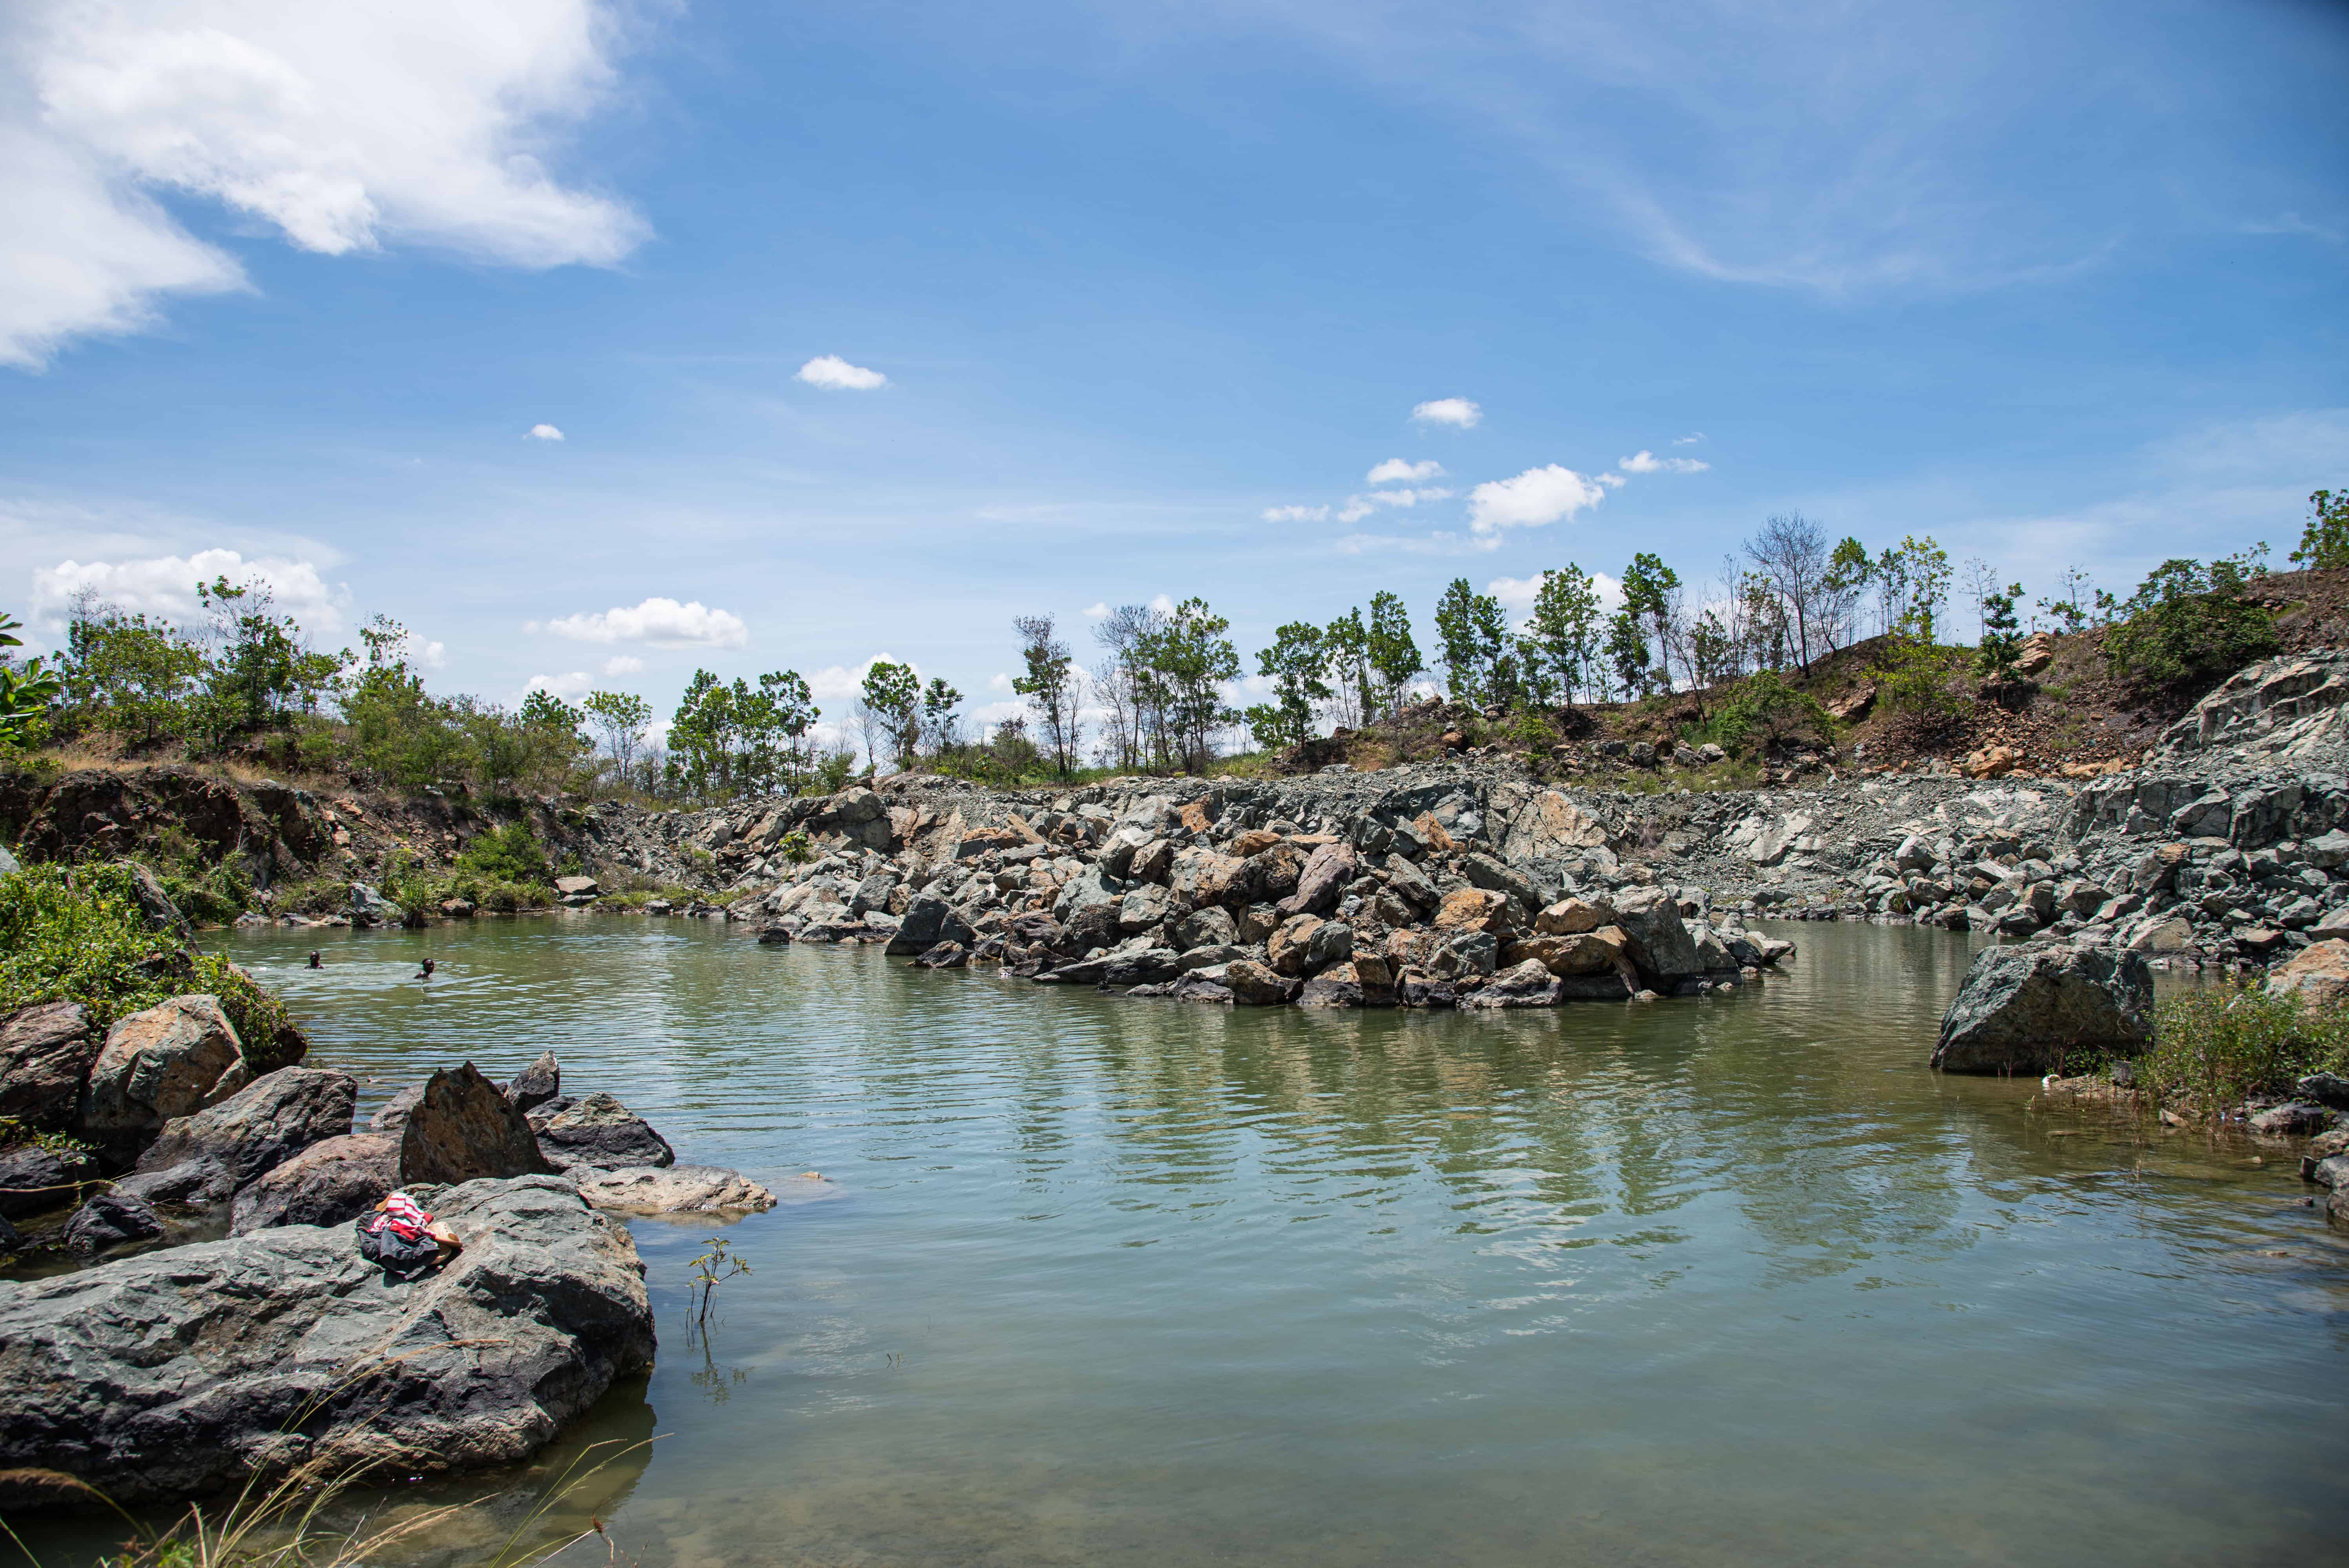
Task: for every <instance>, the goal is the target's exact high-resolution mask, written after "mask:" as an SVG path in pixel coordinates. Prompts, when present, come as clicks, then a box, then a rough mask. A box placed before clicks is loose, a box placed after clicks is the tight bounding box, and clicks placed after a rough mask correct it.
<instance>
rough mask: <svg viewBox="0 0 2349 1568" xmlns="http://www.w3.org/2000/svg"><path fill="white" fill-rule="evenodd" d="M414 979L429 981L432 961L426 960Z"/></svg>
mask: <svg viewBox="0 0 2349 1568" xmlns="http://www.w3.org/2000/svg"><path fill="white" fill-rule="evenodd" d="M416 977H417V978H418V979H419V980H429V979H431V978H432V960H430V959H429V958H428V959H426V960H425V961H424V967H423V968H421V969H419V970H418V971H417V972H416Z"/></svg>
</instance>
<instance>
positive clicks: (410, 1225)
mask: <svg viewBox="0 0 2349 1568" xmlns="http://www.w3.org/2000/svg"><path fill="white" fill-rule="evenodd" d="M431 1223H432V1216H431V1215H429V1214H428V1213H426V1212H424V1211H423V1210H421V1209H419V1208H418V1207H417V1206H416V1200H415V1199H413V1198H411V1197H409V1195H408V1194H407V1193H405V1192H394V1193H393V1194H392V1195H391V1196H390V1197H388V1198H386V1199H385V1200H384V1201H383V1210H382V1212H380V1213H378V1214H377V1215H376V1217H375V1219H374V1220H373V1222H370V1223H369V1224H368V1226H367V1229H368V1230H369V1231H372V1232H373V1233H376V1234H377V1235H378V1236H379V1235H381V1234H383V1233H384V1231H385V1230H386V1229H387V1228H388V1229H389V1230H390V1231H391V1233H392V1234H394V1235H396V1236H398V1238H399V1239H400V1240H401V1241H403V1242H414V1241H420V1240H422V1239H423V1236H424V1233H425V1229H426V1227H428V1226H429V1225H430V1224H431Z"/></svg>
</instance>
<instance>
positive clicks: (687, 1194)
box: [566, 1165, 775, 1215]
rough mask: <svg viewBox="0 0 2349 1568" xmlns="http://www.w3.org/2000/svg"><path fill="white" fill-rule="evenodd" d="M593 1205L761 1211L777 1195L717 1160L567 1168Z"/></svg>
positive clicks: (630, 1210) (631, 1209)
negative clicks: (663, 1167)
mask: <svg viewBox="0 0 2349 1568" xmlns="http://www.w3.org/2000/svg"><path fill="white" fill-rule="evenodd" d="M566 1174H567V1175H568V1176H570V1177H571V1178H572V1180H574V1181H576V1182H577V1183H578V1185H579V1195H580V1196H581V1197H582V1198H584V1199H585V1200H586V1201H587V1204H588V1206H589V1207H590V1208H595V1209H601V1210H603V1211H605V1212H606V1213H613V1214H729V1215H731V1214H756V1213H763V1212H766V1211H767V1210H769V1209H771V1208H773V1207H774V1206H775V1195H774V1194H773V1193H772V1192H771V1191H768V1190H767V1189H766V1188H764V1187H761V1186H760V1185H759V1183H757V1182H756V1181H751V1180H750V1178H749V1177H747V1176H745V1175H743V1174H742V1173H741V1172H740V1171H728V1170H726V1169H724V1168H723V1167H721V1166H717V1165H671V1166H669V1167H668V1168H667V1169H666V1170H657V1169H652V1168H647V1167H644V1166H636V1167H633V1168H630V1169H626V1170H619V1171H605V1170H598V1169H596V1168H595V1167H593V1166H584V1165H582V1166H574V1167H572V1169H571V1170H570V1171H567V1172H566Z"/></svg>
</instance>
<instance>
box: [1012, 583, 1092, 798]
mask: <svg viewBox="0 0 2349 1568" xmlns="http://www.w3.org/2000/svg"><path fill="white" fill-rule="evenodd" d="M1011 625H1012V629H1013V630H1014V631H1016V632H1018V633H1019V643H1020V647H1019V657H1020V660H1021V662H1022V663H1024V664H1025V665H1027V667H1028V673H1027V674H1026V675H1024V676H1015V677H1014V678H1013V680H1012V682H1011V689H1012V690H1013V691H1016V692H1018V693H1019V695H1020V696H1024V697H1026V698H1027V699H1028V705H1029V707H1031V708H1033V709H1035V712H1036V722H1037V727H1038V730H1039V733H1040V734H1041V735H1042V737H1043V738H1044V743H1045V744H1046V745H1047V746H1049V747H1050V748H1051V750H1052V762H1053V766H1055V767H1056V768H1058V769H1060V771H1061V774H1062V775H1064V776H1065V775H1067V774H1069V773H1071V772H1072V771H1074V770H1075V769H1076V766H1077V761H1078V758H1079V755H1080V753H1081V750H1082V748H1083V745H1084V733H1083V727H1082V725H1081V722H1080V720H1079V717H1078V714H1079V705H1080V703H1081V702H1082V700H1083V697H1084V683H1083V672H1082V671H1081V670H1079V669H1078V668H1077V667H1076V661H1075V660H1074V659H1073V658H1071V656H1070V654H1069V645H1068V644H1066V643H1064V642H1062V641H1061V640H1060V638H1058V637H1056V636H1054V635H1053V634H1052V617H1051V616H1050V615H1019V616H1016V617H1014V618H1013V620H1012V623H1011Z"/></svg>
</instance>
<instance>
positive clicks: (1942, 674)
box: [1868, 629, 1961, 714]
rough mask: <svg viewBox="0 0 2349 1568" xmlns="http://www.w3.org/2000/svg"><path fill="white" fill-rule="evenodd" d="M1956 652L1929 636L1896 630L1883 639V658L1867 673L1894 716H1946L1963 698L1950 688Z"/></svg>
mask: <svg viewBox="0 0 2349 1568" xmlns="http://www.w3.org/2000/svg"><path fill="white" fill-rule="evenodd" d="M1958 656H1959V655H1958V654H1957V650H1955V649H1949V648H1941V647H1938V646H1936V645H1934V644H1933V642H1932V640H1931V639H1930V638H1928V637H1923V636H1919V635H1916V634H1913V633H1910V632H1909V631H1906V630H1900V629H1896V630H1895V631H1894V632H1893V633H1892V634H1891V635H1890V636H1889V637H1887V638H1885V640H1884V654H1883V657H1882V658H1881V659H1880V660H1879V661H1878V664H1877V665H1876V666H1875V667H1874V668H1872V669H1870V670H1869V671H1868V675H1869V676H1870V678H1872V679H1873V680H1874V681H1875V682H1876V685H1877V687H1878V690H1879V691H1881V692H1882V693H1883V696H1884V705H1885V706H1886V707H1889V708H1890V709H1891V710H1892V711H1893V712H1895V713H1912V714H1946V713H1949V712H1951V711H1952V710H1954V709H1956V708H1957V707H1959V706H1961V704H1960V699H1959V697H1958V696H1957V695H1956V694H1955V693H1953V692H1952V691H1951V689H1950V674H1951V663H1952V661H1953V660H1954V659H1955V658H1956V657H1958Z"/></svg>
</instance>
